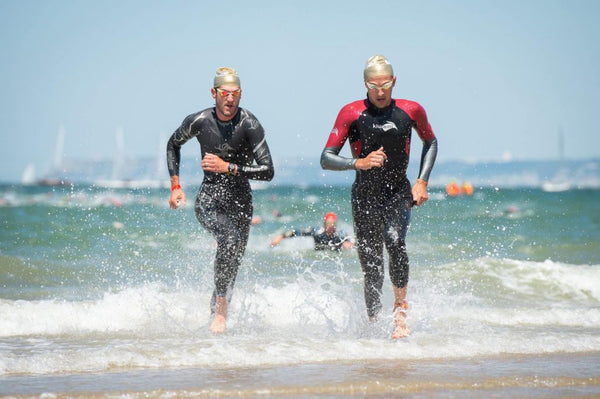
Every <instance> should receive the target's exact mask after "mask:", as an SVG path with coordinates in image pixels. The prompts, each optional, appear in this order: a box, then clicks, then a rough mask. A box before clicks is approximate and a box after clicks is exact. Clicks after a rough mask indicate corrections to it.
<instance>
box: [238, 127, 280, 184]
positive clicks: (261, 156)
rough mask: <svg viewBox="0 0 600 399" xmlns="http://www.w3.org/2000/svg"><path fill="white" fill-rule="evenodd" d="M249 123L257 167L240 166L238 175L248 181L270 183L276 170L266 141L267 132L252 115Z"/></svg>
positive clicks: (249, 134)
mask: <svg viewBox="0 0 600 399" xmlns="http://www.w3.org/2000/svg"><path fill="white" fill-rule="evenodd" d="M247 123H248V127H247V132H248V140H249V142H250V145H251V146H252V153H253V155H254V159H255V161H256V165H254V164H253V165H238V173H239V175H240V176H242V177H245V178H247V179H254V180H267V181H269V180H271V179H273V176H274V175H275V169H274V168H273V159H272V158H271V152H270V151H269V146H268V145H267V140H266V139H265V131H264V129H263V127H262V126H261V124H260V123H259V122H258V120H257V119H256V118H255V117H254V116H253V115H250V117H249V118H248V121H247Z"/></svg>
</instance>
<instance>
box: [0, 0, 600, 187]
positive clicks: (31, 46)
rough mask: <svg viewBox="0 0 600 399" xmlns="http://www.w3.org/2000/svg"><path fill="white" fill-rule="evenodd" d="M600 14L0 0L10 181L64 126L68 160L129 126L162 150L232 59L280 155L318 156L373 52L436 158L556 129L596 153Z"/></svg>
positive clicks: (567, 147) (412, 5) (44, 154)
mask: <svg viewBox="0 0 600 399" xmlns="http://www.w3.org/2000/svg"><path fill="white" fill-rule="evenodd" d="M598 15H600V1H596V0H503V1H490V0H456V1H450V0H419V1H414V0H411V1H404V0H381V1H377V2H366V1H361V2H359V1H354V0H333V1H313V0H303V1H284V0H281V1H272V2H271V1H262V0H253V1H227V2H215V1H211V2H203V1H184V0H172V1H137V0H102V1H74V0H48V1H42V0H0V21H1V23H0V54H2V59H3V61H2V62H1V63H0V88H1V90H0V109H1V110H2V111H1V115H2V116H1V118H0V134H1V139H2V144H1V145H0V151H1V154H0V156H1V159H2V168H1V170H0V181H20V179H21V174H22V173H23V170H24V169H25V167H26V165H27V164H30V163H33V164H35V167H36V171H37V174H39V175H42V174H43V173H44V170H48V169H49V168H50V165H51V164H52V162H53V159H54V152H55V147H56V142H57V136H58V131H59V129H61V127H62V128H64V131H65V132H66V135H65V141H64V147H63V155H64V157H66V158H68V159H98V160H101V159H112V157H113V156H114V153H115V150H116V146H117V144H116V142H117V140H116V137H115V136H116V131H117V130H119V129H121V130H122V132H123V142H124V146H125V153H126V154H127V156H131V157H137V156H151V157H153V156H157V154H158V152H159V151H160V146H161V145H162V144H161V143H162V142H163V141H164V140H166V138H167V137H168V136H170V135H171V134H172V132H173V131H174V130H175V129H176V128H177V127H178V126H179V125H180V124H181V122H182V121H183V119H184V118H185V116H187V115H189V114H191V113H194V112H196V111H199V110H202V109H205V108H208V107H210V106H212V105H213V104H214V100H213V99H212V98H211V96H210V87H211V85H212V79H213V77H214V73H215V70H216V68H217V67H220V66H230V67H233V68H235V69H236V70H237V71H238V73H239V75H240V78H241V82H242V89H243V94H242V100H241V106H242V107H244V108H247V109H249V110H250V111H251V112H252V113H254V114H255V115H256V116H257V117H258V119H259V120H260V122H261V123H262V125H263V126H264V128H265V130H266V135H267V142H268V144H269V147H270V149H271V153H272V155H273V158H274V159H276V160H282V159H286V158H298V157H300V158H302V159H305V160H306V162H312V163H314V162H318V159H319V157H320V154H321V150H322V148H323V147H324V145H325V142H326V140H327V137H328V135H329V131H330V130H331V128H332V126H333V123H334V121H335V118H336V116H337V113H338V112H339V110H340V109H341V108H342V106H344V105H345V104H347V103H349V102H352V101H355V100H358V99H362V98H364V97H365V95H366V89H365V87H364V85H363V82H362V71H363V68H364V65H365V62H366V60H367V58H369V57H370V56H371V55H374V54H383V55H385V56H386V57H388V59H389V60H390V62H391V63H392V65H393V67H394V72H395V75H396V76H397V83H396V87H395V88H394V92H393V96H394V97H395V98H405V99H410V100H413V101H417V102H419V103H420V104H421V105H422V106H423V107H424V108H425V110H426V111H427V114H428V117H429V122H430V123H431V125H432V127H433V130H434V132H435V134H436V136H437V138H438V141H439V152H438V159H439V160H469V161H486V160H502V159H504V160H509V159H520V160H522V159H550V158H557V157H558V153H559V150H558V135H559V133H558V132H559V131H562V132H563V135H564V155H565V157H566V158H569V159H587V158H597V157H599V156H600V138H599V134H600V45H599V44H598V43H600V25H599V24H598V23H597V17H598ZM193 143H194V144H188V145H186V146H184V148H183V155H184V156H186V155H192V156H193V155H197V154H198V152H199V150H198V147H197V146H198V144H197V142H195V141H194V142H193ZM415 147H416V148H415ZM414 154H420V144H419V142H418V140H413V157H414V156H415V155H414ZM165 178H168V173H167V171H166V170H165Z"/></svg>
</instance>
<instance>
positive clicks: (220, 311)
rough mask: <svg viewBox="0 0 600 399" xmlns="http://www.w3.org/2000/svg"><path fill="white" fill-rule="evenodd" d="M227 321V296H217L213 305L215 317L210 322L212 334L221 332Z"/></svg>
mask: <svg viewBox="0 0 600 399" xmlns="http://www.w3.org/2000/svg"><path fill="white" fill-rule="evenodd" d="M226 322H227V298H225V297H224V296H217V302H216V307H215V318H214V319H213V321H212V323H211V324H210V331H211V332H212V333H213V334H223V333H224V332H225V323H226Z"/></svg>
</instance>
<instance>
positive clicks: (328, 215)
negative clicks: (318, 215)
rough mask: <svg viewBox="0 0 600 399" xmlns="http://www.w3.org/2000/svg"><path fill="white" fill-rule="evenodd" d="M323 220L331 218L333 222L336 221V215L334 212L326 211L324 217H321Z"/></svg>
mask: <svg viewBox="0 0 600 399" xmlns="http://www.w3.org/2000/svg"><path fill="white" fill-rule="evenodd" d="M323 219H324V220H325V221H327V220H330V219H333V221H334V222H336V221H337V215H336V214H335V213H334V212H327V213H326V214H325V217H324V218H323Z"/></svg>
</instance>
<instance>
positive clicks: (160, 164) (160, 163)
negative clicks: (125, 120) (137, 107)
mask: <svg viewBox="0 0 600 399" xmlns="http://www.w3.org/2000/svg"><path fill="white" fill-rule="evenodd" d="M115 137H116V145H117V149H116V151H115V155H114V158H113V167H112V174H111V177H110V179H99V180H96V181H95V182H94V185H96V186H98V187H104V188H134V189H138V188H160V187H169V180H167V179H160V177H159V176H161V175H164V174H165V170H166V166H165V162H166V161H165V158H166V156H165V147H166V144H165V141H164V139H163V138H162V137H161V139H160V142H159V149H158V154H157V157H156V160H157V164H156V172H155V175H156V177H148V178H142V179H124V178H123V174H124V172H123V170H124V169H125V140H124V135H123V128H120V127H119V128H117V132H116V136H115Z"/></svg>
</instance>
